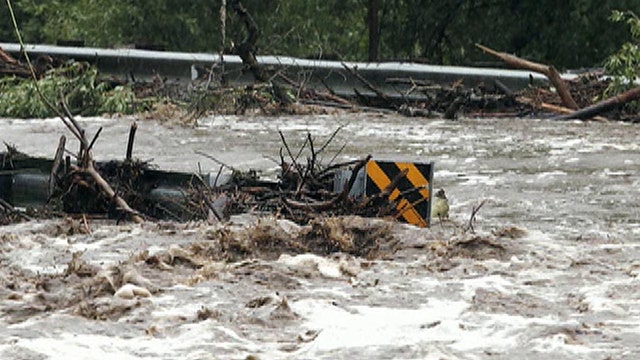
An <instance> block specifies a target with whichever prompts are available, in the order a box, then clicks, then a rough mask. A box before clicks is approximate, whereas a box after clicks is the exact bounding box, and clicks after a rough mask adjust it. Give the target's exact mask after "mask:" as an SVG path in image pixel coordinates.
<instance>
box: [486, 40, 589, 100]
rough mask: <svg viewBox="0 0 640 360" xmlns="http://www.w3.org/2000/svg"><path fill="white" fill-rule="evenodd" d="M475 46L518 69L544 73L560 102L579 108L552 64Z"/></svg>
mask: <svg viewBox="0 0 640 360" xmlns="http://www.w3.org/2000/svg"><path fill="white" fill-rule="evenodd" d="M476 47H478V48H479V49H481V50H482V51H484V52H485V53H487V54H489V55H493V56H495V57H497V58H499V59H500V60H502V61H504V62H505V63H507V64H508V65H511V66H513V67H517V68H520V69H526V70H531V71H534V72H537V73H540V74H543V75H545V76H546V77H547V78H549V81H551V83H552V84H553V86H555V88H556V89H557V90H558V95H560V99H562V103H563V104H564V106H566V107H568V108H570V109H574V110H576V109H578V108H579V107H578V104H577V103H576V101H575V100H574V99H573V96H571V93H570V92H569V89H568V88H567V84H565V82H564V80H562V78H561V77H560V74H559V73H558V70H556V68H555V67H553V66H552V65H543V64H538V63H535V62H532V61H528V60H524V59H520V58H519V57H517V56H513V55H510V54H507V53H503V52H499V51H495V50H493V49H490V48H488V47H486V46H483V45H480V44H476Z"/></svg>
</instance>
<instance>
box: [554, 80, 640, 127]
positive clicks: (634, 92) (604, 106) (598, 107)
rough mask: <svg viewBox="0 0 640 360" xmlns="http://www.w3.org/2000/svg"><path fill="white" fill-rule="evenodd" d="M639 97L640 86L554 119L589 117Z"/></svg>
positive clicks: (582, 118)
mask: <svg viewBox="0 0 640 360" xmlns="http://www.w3.org/2000/svg"><path fill="white" fill-rule="evenodd" d="M638 99H640V86H639V87H636V88H633V89H631V90H628V91H625V92H623V93H622V94H618V95H615V96H613V97H610V98H608V99H606V100H602V101H600V102H598V103H596V104H593V105H591V106H588V107H586V108H584V109H581V110H578V111H574V112H571V113H569V114H566V115H561V116H556V117H555V118H554V120H569V119H581V120H584V119H589V118H593V117H595V116H596V115H599V114H602V113H603V112H605V111H609V110H612V109H615V108H617V107H619V106H621V105H624V104H626V103H628V102H631V101H634V100H638Z"/></svg>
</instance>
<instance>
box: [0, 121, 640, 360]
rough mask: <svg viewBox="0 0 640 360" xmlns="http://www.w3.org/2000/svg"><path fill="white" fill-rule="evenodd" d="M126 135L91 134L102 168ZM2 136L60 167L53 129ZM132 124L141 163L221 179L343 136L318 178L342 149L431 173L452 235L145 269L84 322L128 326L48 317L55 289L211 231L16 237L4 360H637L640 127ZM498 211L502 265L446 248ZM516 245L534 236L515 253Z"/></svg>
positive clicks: (4, 288)
mask: <svg viewBox="0 0 640 360" xmlns="http://www.w3.org/2000/svg"><path fill="white" fill-rule="evenodd" d="M128 120H132V119H125V120H123V119H102V118H96V119H84V120H83V121H85V122H84V124H85V125H86V127H87V130H88V131H89V133H93V132H95V131H96V130H97V128H98V127H100V126H102V127H103V128H104V129H103V132H102V134H101V136H100V139H99V140H98V142H97V144H96V148H95V153H96V157H97V158H99V159H111V158H122V157H123V156H124V149H125V147H126V141H127V132H128V125H129V121H128ZM4 121H5V122H4V124H2V125H0V126H1V127H2V134H3V135H2V138H3V139H2V140H4V141H7V142H8V143H12V144H14V145H16V146H17V147H18V149H20V150H21V151H24V152H26V153H30V154H34V155H38V156H51V155H52V154H53V152H54V151H55V145H56V144H57V137H58V136H60V135H61V134H64V133H65V131H64V129H63V128H62V126H61V125H60V124H58V123H57V121H56V120H46V121H35V120H34V121H24V120H4ZM138 126H139V128H138V136H137V141H136V146H135V154H137V156H138V157H140V158H142V159H154V162H155V163H157V164H159V165H160V166H161V167H163V168H170V169H176V170H186V171H194V170H196V169H197V168H198V163H200V167H202V168H203V170H204V171H212V172H216V171H217V169H218V164H216V163H215V162H213V161H211V160H209V159H206V158H204V157H200V156H198V155H195V151H201V152H205V153H207V154H210V155H211V156H214V157H216V158H217V159H219V160H221V161H223V162H226V163H228V164H231V165H233V166H237V167H238V168H241V169H248V168H258V169H259V170H263V171H266V172H273V167H274V164H273V162H272V161H270V160H269V159H268V158H275V159H278V158H279V155H278V152H279V150H280V148H281V147H282V143H281V140H280V137H279V135H278V131H282V132H283V134H284V135H285V136H286V138H287V142H288V144H289V146H290V147H291V148H292V149H297V148H298V147H299V146H301V145H302V144H303V143H304V141H305V139H306V134H307V132H311V134H312V135H313V136H314V138H315V143H316V147H319V146H320V145H321V144H323V143H324V142H325V141H326V140H327V139H328V137H329V136H330V135H331V134H332V133H333V132H334V131H335V130H336V129H337V128H338V127H342V130H341V131H340V132H339V133H338V135H337V136H336V138H335V139H334V140H333V142H332V143H331V144H329V145H328V146H327V150H326V152H325V154H323V156H322V159H323V160H324V161H325V162H328V161H329V159H331V158H332V157H333V156H334V155H335V153H336V152H337V151H338V149H340V148H341V147H342V146H343V145H345V148H344V150H343V152H342V153H341V154H339V155H338V157H337V160H336V161H343V160H345V159H353V158H360V157H364V156H366V155H367V154H373V155H374V157H379V158H385V159H394V158H401V159H402V160H420V161H434V162H435V164H436V165H435V166H436V168H435V169H436V171H435V181H434V182H435V186H436V187H444V188H445V189H446V191H447V195H448V197H449V199H450V203H451V217H452V221H450V222H445V223H443V224H436V225H435V226H434V227H433V228H432V229H415V228H412V227H409V226H398V227H396V228H395V230H394V234H395V235H396V237H397V239H398V240H399V251H398V252H397V253H394V254H392V255H389V256H385V257H384V258H379V259H373V260H367V259H363V258H357V257H353V256H349V255H344V254H342V255H334V256H325V257H321V256H317V255H312V254H300V255H294V254H282V255H281V256H280V257H279V258H277V259H274V260H266V259H253V260H252V259H249V260H246V261H242V262H238V263H228V264H224V263H213V264H210V265H207V266H209V267H208V268H206V269H208V270H207V271H208V272H205V271H204V270H203V269H194V268H189V267H185V266H179V265H176V266H174V267H173V268H171V269H165V270H157V269H156V270H154V272H152V271H151V270H150V268H149V266H147V265H145V264H144V263H139V264H137V265H136V267H137V268H138V270H139V271H140V272H142V274H143V275H144V276H146V277H148V278H149V281H150V282H151V283H152V284H153V285H154V286H155V287H157V288H158V290H157V291H154V292H152V295H151V297H148V298H136V299H131V300H128V299H121V298H118V297H115V296H113V295H110V294H105V295H103V296H102V297H100V298H98V299H97V301H96V302H94V303H91V304H90V306H93V307H95V309H97V310H99V309H101V308H109V309H115V308H123V309H126V310H125V311H122V312H121V313H117V314H116V315H113V316H112V317H111V316H109V315H108V314H107V315H105V317H104V318H103V319H92V318H87V317H84V316H81V315H79V314H78V313H77V309H78V308H77V307H76V306H71V305H69V306H62V307H60V308H52V309H47V304H53V303H55V302H56V299H60V298H64V296H63V295H64V294H61V293H56V291H57V290H55V289H65V291H75V290H74V289H75V288H73V286H72V285H69V286H67V287H65V286H64V285H60V284H59V283H55V282H53V283H51V284H49V285H47V282H46V281H45V280H43V279H44V276H46V275H47V274H54V275H55V274H62V273H63V272H64V271H65V269H66V267H67V263H68V262H69V260H70V259H71V256H72V255H71V254H72V253H74V252H78V251H80V252H82V255H81V258H82V259H83V260H85V261H87V262H88V263H90V264H91V265H94V266H96V267H98V268H100V269H107V268H109V267H110V266H114V265H116V266H117V265H118V264H121V263H122V262H123V261H125V260H126V259H129V258H130V257H131V256H132V255H134V254H138V253H140V252H142V251H145V250H147V251H148V252H149V253H150V254H159V253H162V252H166V251H168V250H169V249H171V248H172V247H175V246H178V247H185V248H186V247H188V246H189V244H192V243H196V242H202V241H207V239H208V235H207V234H208V233H210V232H211V231H215V228H209V227H207V226H206V225H198V224H194V225H193V226H191V227H189V228H178V229H177V230H164V229H163V228H162V227H158V226H155V225H153V224H147V225H131V224H125V225H115V224H113V223H103V222H93V223H91V224H90V226H91V228H92V233H91V234H84V235H83V234H77V235H65V234H64V233H59V232H58V231H55V230H54V229H55V228H56V226H58V225H59V223H58V221H44V222H30V223H26V224H18V225H12V226H6V227H4V228H2V229H1V230H0V231H2V237H1V240H0V359H244V358H246V357H247V356H249V355H251V356H255V357H257V358H259V359H516V358H517V359H520V358H522V359H525V358H526V359H544V360H546V359H548V358H550V357H553V358H554V359H607V358H610V359H636V358H640V308H639V307H638V306H637V304H638V301H640V295H639V294H640V280H638V275H639V274H640V242H638V236H639V235H640V230H638V229H640V206H639V204H640V201H639V200H640V188H639V187H638V184H640V179H639V176H640V169H639V168H638V167H637V164H638V163H640V154H639V153H638V143H637V138H638V135H640V134H639V131H638V128H637V126H634V125H629V124H617V123H611V124H600V123H582V122H551V121H546V120H521V119H512V120H463V121H456V122H450V121H443V120H429V119H417V118H411V119H410V118H402V117H395V116H381V115H373V114H344V115H338V116H329V115H323V116H302V117H273V118H272V117H246V118H241V117H235V116H225V117H212V118H208V119H203V120H201V121H200V123H199V126H198V127H196V128H180V127H174V128H168V127H166V126H163V125H161V124H158V123H155V122H152V121H141V122H139V123H138ZM27 139H28V140H27ZM73 146H74V145H69V147H70V148H73ZM485 199H487V200H489V201H488V202H487V203H486V204H485V205H484V206H483V208H482V209H481V210H480V211H479V213H478V215H477V221H476V223H475V229H476V230H477V233H478V234H479V235H481V236H483V237H486V238H491V239H493V240H492V241H494V245H495V246H499V247H501V248H502V249H504V251H503V252H500V253H499V254H500V255H496V252H495V251H494V250H495V249H494V248H492V247H491V246H493V245H487V244H484V245H482V244H480V245H477V247H475V248H474V247H473V246H470V247H468V248H463V247H455V246H454V245H452V244H455V243H456V241H458V240H460V239H463V238H464V236H470V234H466V235H465V234H463V230H462V227H463V226H464V225H466V223H467V222H468V219H469V216H470V212H471V209H472V208H473V207H474V206H477V205H478V204H479V203H480V202H481V201H482V200H485ZM242 224H243V223H242V221H240V220H238V225H237V227H239V228H242V226H244V225H242ZM282 224H284V225H283V226H286V227H287V229H285V231H287V232H295V231H296V226H295V225H291V224H286V223H282ZM512 227H513V228H517V229H519V230H521V231H522V232H523V234H520V235H513V236H512V235H510V234H515V233H510V232H509V230H508V229H509V228H512ZM511 231H513V230H511ZM456 239H457V240H456ZM471 244H475V243H471ZM496 244H497V245H496ZM456 249H457V250H456ZM454 250H456V251H454ZM492 251H493V252H492ZM501 251H502V250H501ZM145 271H146V273H145ZM38 274H40V275H38ZM194 279H197V281H196V280H194ZM56 281H60V280H56ZM69 281H70V280H69ZM85 290H87V291H88V289H85Z"/></svg>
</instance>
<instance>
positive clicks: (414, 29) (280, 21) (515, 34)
mask: <svg viewBox="0 0 640 360" xmlns="http://www.w3.org/2000/svg"><path fill="white" fill-rule="evenodd" d="M242 2H243V4H244V6H245V7H246V8H247V10H248V11H249V12H250V13H251V14H252V15H253V17H254V19H255V20H256V22H257V24H258V26H259V27H260V30H261V32H262V35H261V38H260V41H259V44H258V47H259V48H258V52H259V53H262V54H285V55H292V56H300V57H323V58H342V59H347V60H361V61H366V60H368V59H377V60H401V59H402V60H405V59H406V60H414V61H424V62H429V63H435V64H477V63H478V62H481V61H486V60H487V58H486V57H485V56H484V55H483V54H481V53H480V52H479V51H477V50H476V49H475V48H474V46H473V44H474V43H482V44H485V45H488V46H491V47H492V48H495V49H500V50H503V51H506V52H510V53H514V54H516V55H518V56H521V57H525V58H530V59H532V60H536V61H540V62H545V63H553V64H555V65H556V66H558V67H571V68H575V67H580V66H594V65H600V64H602V62H603V61H604V60H605V59H606V57H607V56H609V55H610V54H612V53H613V52H615V51H616V50H617V49H618V48H619V47H620V45H621V44H622V43H623V42H625V41H627V40H628V39H629V35H628V30H627V29H626V28H625V26H624V24H616V23H612V22H611V21H609V20H608V17H609V16H610V14H611V12H612V10H616V9H617V10H632V11H635V12H636V13H640V1H637V0H572V1H558V0H535V1H533V0H449V1H441V0H305V1H299V0H280V1H278V0H243V1H242ZM221 3H222V0H180V1H178V0H123V1H117V2H116V1H111V0H14V1H13V4H14V8H15V9H16V11H17V16H18V20H19V22H20V24H21V27H22V30H23V32H24V35H25V39H26V41H27V42H31V43H43V42H44V43H55V42H56V41H57V40H59V39H83V40H84V41H85V43H86V45H87V46H105V47H108V46H123V45H129V44H134V43H138V44H153V45H156V46H161V47H164V48H166V49H167V50H176V51H201V52H218V51H219V49H220V47H221V44H220V43H221V40H220V38H221V35H220V18H219V10H220V6H221ZM0 16H2V18H3V19H5V20H4V21H2V22H0V41H5V42H9V41H14V36H13V33H12V29H11V27H10V26H11V25H10V22H9V21H8V19H9V17H8V14H7V9H6V5H5V4H4V2H3V5H2V7H0ZM243 31H244V29H243V26H242V24H241V22H240V21H239V20H238V19H237V18H235V17H234V15H233V13H232V11H229V13H228V16H227V32H226V34H227V36H226V39H227V43H226V44H225V47H227V48H231V43H230V41H232V40H236V41H239V39H242V37H243V35H242V34H243Z"/></svg>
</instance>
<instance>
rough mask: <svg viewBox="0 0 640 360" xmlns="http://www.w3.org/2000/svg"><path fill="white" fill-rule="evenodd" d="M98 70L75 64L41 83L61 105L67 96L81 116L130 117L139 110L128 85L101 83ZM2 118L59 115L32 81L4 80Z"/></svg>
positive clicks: (1, 81)
mask: <svg viewBox="0 0 640 360" xmlns="http://www.w3.org/2000/svg"><path fill="white" fill-rule="evenodd" d="M97 75H98V71H97V69H96V68H95V67H93V66H89V65H88V64H86V63H72V64H70V65H68V66H64V67H61V68H55V69H52V70H49V71H48V72H47V73H46V75H45V76H44V77H43V78H41V79H39V80H38V87H39V89H40V91H41V92H42V94H43V95H44V96H45V97H46V98H47V99H49V100H50V101H53V102H57V100H58V99H60V98H61V97H62V96H64V98H65V101H66V103H67V104H68V106H69V109H70V111H71V112H72V113H73V114H79V115H85V116H90V115H100V114H103V113H120V114H130V113H133V112H134V111H135V110H137V109H136V104H140V101H136V99H135V95H134V93H133V91H132V89H131V88H130V87H129V86H126V85H119V86H115V87H112V86H110V85H109V84H108V83H106V82H99V81H98V80H97ZM0 93H1V94H2V96H1V97H0V117H16V118H42V117H51V116H55V115H56V114H54V113H53V112H52V110H51V109H50V108H48V107H47V106H46V104H44V102H42V101H41V99H40V96H39V94H38V92H37V89H36V85H35V83H34V82H33V80H31V79H24V78H17V77H6V78H2V79H0Z"/></svg>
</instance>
